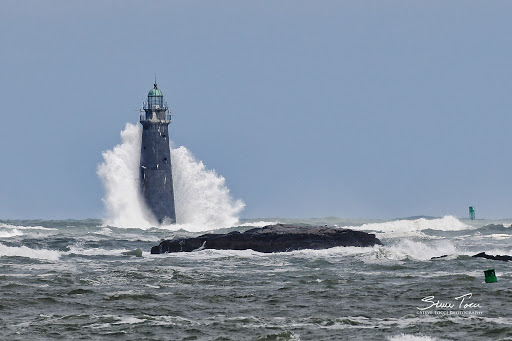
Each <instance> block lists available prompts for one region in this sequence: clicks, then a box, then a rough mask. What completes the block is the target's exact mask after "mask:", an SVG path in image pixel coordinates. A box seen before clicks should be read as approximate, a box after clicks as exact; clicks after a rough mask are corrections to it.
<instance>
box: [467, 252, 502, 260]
mask: <svg viewBox="0 0 512 341" xmlns="http://www.w3.org/2000/svg"><path fill="white" fill-rule="evenodd" d="M472 257H480V258H486V259H493V260H501V261H504V262H508V261H512V256H506V255H505V256H502V255H496V256H493V255H488V254H486V253H485V252H480V253H477V254H476V255H474V256H472Z"/></svg>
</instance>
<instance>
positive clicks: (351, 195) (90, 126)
mask: <svg viewBox="0 0 512 341" xmlns="http://www.w3.org/2000/svg"><path fill="white" fill-rule="evenodd" d="M511 10H512V2H507V1H485V2H482V1H298V0H292V1H221V0H220V1H159V0H152V1H44V2H43V1H10V0H4V1H2V4H1V6H0V32H1V33H0V75H1V84H0V103H1V113H2V124H1V125H0V145H1V148H2V158H1V160H2V161H1V167H0V188H1V191H0V219H2V218H3V219H6V218H86V217H100V216H101V213H102V202H101V197H102V195H103V189H102V186H101V183H100V181H99V180H98V178H97V175H96V167H97V164H98V163H99V162H100V161H101V152H102V151H104V150H107V149H111V148H112V147H113V146H115V145H116V144H118V143H119V142H120V137H119V132H120V130H121V129H123V127H124V125H125V122H134V123H135V122H137V119H138V111H137V109H138V108H139V107H140V104H141V102H142V101H143V100H144V97H145V96H146V94H147V92H148V90H149V89H150V88H151V87H152V84H153V77H154V74H155V73H156V74H157V77H158V83H159V87H160V88H161V89H162V91H163V92H164V95H165V97H166V100H167V101H168V103H169V105H170V107H171V108H172V110H173V111H174V113H175V116H174V121H173V123H172V127H171V138H172V139H173V140H174V143H175V145H177V146H179V145H184V146H186V147H187V148H188V149H190V150H191V151H192V153H194V155H195V156H196V157H197V158H198V159H200V160H203V162H204V163H205V164H206V166H207V167H208V168H214V169H215V170H216V171H217V172H218V173H219V174H221V175H223V176H224V177H225V178H226V181H227V185H228V186H229V188H230V189H231V192H232V193H233V196H234V197H236V198H241V199H243V200H244V201H245V203H246V205H247V206H246V209H245V211H244V213H243V215H242V217H247V218H250V217H272V216H280V217H323V216H340V217H347V218H358V217H373V218H391V217H403V216H411V215H420V214H424V215H434V216H441V215H445V214H453V215H456V216H462V217H465V216H466V215H467V207H468V206H469V205H475V206H476V208H477V216H480V217H488V218H502V217H512V212H510V208H511V207H512V183H511V181H510V172H511V169H512V158H511V157H510V155H511V153H512V152H511V148H510V146H511V145H512V133H511V131H512V129H511V127H512V124H511V123H512V115H511V114H510V109H511V108H512V96H511V95H510V91H511V88H512V87H511V85H512V77H511V76H512V72H511V70H512V68H511V61H512V50H511V49H512V42H511V40H512V21H511V20H510V18H512V13H511V12H512V11H511Z"/></svg>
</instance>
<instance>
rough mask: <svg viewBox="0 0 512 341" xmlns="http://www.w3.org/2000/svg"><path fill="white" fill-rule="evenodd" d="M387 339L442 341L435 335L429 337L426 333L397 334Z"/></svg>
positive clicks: (391, 340) (394, 340) (399, 340)
mask: <svg viewBox="0 0 512 341" xmlns="http://www.w3.org/2000/svg"><path fill="white" fill-rule="evenodd" d="M388 340H389V341H442V340H441V339H438V338H436V337H431V336H427V335H422V334H419V335H411V334H403V333H402V334H399V335H394V336H390V337H388Z"/></svg>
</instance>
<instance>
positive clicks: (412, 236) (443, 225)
mask: <svg viewBox="0 0 512 341" xmlns="http://www.w3.org/2000/svg"><path fill="white" fill-rule="evenodd" d="M275 222H284V223H307V224H321V225H329V226H334V227H339V228H342V227H351V228H354V229H358V230H363V231H368V232H372V233H376V234H377V237H379V238H380V239H381V241H382V242H383V244H384V246H375V247H366V248H357V247H336V248H331V249H327V250H303V251H295V252H290V253H274V254H264V253H258V252H254V251H251V250H246V251H229V250H226V251H217V250H202V251H198V252H192V253H178V254H163V255H151V254H150V253H149V250H150V248H151V247H152V246H154V245H157V244H158V243H159V241H160V240H161V239H167V238H174V237H182V236H194V235H200V234H202V233H204V232H187V231H184V230H178V231H174V230H173V229H172V227H168V228H144V229H138V228H124V229H123V228H116V227H112V226H105V225H103V223H102V221H100V220H79V221H78V220H62V221H48V220H9V221H6V220H4V221H0V312H1V315H0V316H1V317H0V330H1V331H2V332H1V335H0V339H3V340H26V339H27V338H30V339H36V340H50V339H66V340H68V339H87V340H114V339H116V340H118V339H121V340H141V339H148V340H512V307H511V303H512V284H511V279H512V263H510V262H501V261H493V260H487V259H482V258H472V257H470V256H471V255H473V254H475V253H478V252H481V251H485V252H487V253H488V254H501V255H504V254H506V255H512V245H511V241H512V228H510V224H511V223H512V220H505V221H486V220H474V221H470V220H458V219H456V218H454V217H444V218H410V219H402V220H390V221H384V220H382V221H381V220H346V219H341V218H324V219H303V220H294V219H283V218H266V219H257V220H245V221H244V220H242V221H241V222H240V223H239V224H238V225H239V226H235V227H231V228H225V229H223V230H221V232H229V231H233V230H238V231H243V230H246V229H249V228H252V227H254V226H264V225H266V224H271V223H275ZM489 224H504V227H486V226H487V225H489ZM217 232H219V230H217ZM136 249H140V250H142V256H141V257H138V256H137V252H134V250H136ZM444 255H447V257H443V258H438V259H431V258H432V257H440V256H444ZM139 256H140V254H139ZM487 269H495V271H496V274H497V278H498V282H496V283H485V282H484V272H483V271H484V270H487ZM431 296H433V297H431ZM422 300H423V301H422Z"/></svg>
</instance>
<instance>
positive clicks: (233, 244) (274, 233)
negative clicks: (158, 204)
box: [151, 224, 382, 254]
mask: <svg viewBox="0 0 512 341" xmlns="http://www.w3.org/2000/svg"><path fill="white" fill-rule="evenodd" d="M373 245H382V243H381V242H380V240H379V239H378V238H376V237H375V235H374V234H370V233H366V232H361V231H354V230H350V229H338V228H332V227H327V226H302V225H301V226H297V225H289V224H277V225H269V226H265V227H263V228H254V229H251V230H247V231H245V232H243V233H240V232H238V231H233V232H230V233H227V234H204V235H202V236H199V237H194V238H178V239H172V240H164V241H162V242H161V243H160V245H157V246H153V247H152V248H151V253H152V254H158V253H166V252H190V251H199V250H203V249H217V250H247V249H252V250H254V251H258V252H287V251H294V250H303V249H315V250H319V249H328V248H331V247H335V246H359V247H366V246H373Z"/></svg>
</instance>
